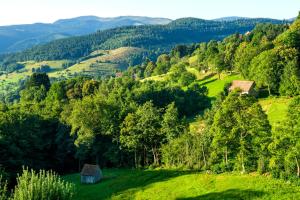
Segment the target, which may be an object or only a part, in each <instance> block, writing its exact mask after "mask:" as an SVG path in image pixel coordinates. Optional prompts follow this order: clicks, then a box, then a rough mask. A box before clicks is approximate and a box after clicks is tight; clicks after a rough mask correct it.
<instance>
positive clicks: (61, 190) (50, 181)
mask: <svg viewBox="0 0 300 200" xmlns="http://www.w3.org/2000/svg"><path fill="white" fill-rule="evenodd" d="M73 195H74V185H73V184H71V183H66V182H65V181H63V180H62V179H61V178H60V177H59V176H58V175H57V174H55V173H54V172H52V171H44V170H40V172H38V173H36V172H35V171H33V170H31V171H29V170H28V169H24V170H23V174H22V176H19V177H18V178H17V185H16V187H15V190H14V193H13V197H12V200H58V199H59V200H69V199H72V197H73Z"/></svg>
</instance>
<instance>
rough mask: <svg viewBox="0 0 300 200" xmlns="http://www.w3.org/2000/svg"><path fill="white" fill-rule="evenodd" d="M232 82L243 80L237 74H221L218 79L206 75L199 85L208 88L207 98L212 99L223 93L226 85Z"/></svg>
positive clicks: (215, 76)
mask: <svg viewBox="0 0 300 200" xmlns="http://www.w3.org/2000/svg"><path fill="white" fill-rule="evenodd" d="M233 80H243V78H242V77H241V75H239V74H232V75H230V74H221V78H220V79H219V77H218V75H210V74H208V75H207V77H205V78H203V79H200V80H199V84H200V85H203V86H206V87H207V88H208V96H209V97H212V98H214V97H216V96H217V95H218V94H220V93H221V92H222V91H223V89H224V86H225V85H226V84H227V83H230V82H232V81H233Z"/></svg>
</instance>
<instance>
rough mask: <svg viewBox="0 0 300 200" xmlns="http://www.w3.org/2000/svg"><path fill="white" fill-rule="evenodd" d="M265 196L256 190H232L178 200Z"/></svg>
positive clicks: (238, 199) (244, 198)
mask: <svg viewBox="0 0 300 200" xmlns="http://www.w3.org/2000/svg"><path fill="white" fill-rule="evenodd" d="M265 194H266V193H265V192H262V191H256V190H239V189H230V190H225V191H222V192H212V193H208V194H204V195H200V196H197V197H188V198H177V200H198V199H199V200H200V199H201V200H216V199H218V200H250V199H253V198H257V197H262V196H263V195H265Z"/></svg>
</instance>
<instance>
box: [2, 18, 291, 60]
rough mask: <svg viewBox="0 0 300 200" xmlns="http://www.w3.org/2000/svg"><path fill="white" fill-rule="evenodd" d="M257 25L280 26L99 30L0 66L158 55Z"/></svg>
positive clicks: (181, 24)
mask: <svg viewBox="0 0 300 200" xmlns="http://www.w3.org/2000/svg"><path fill="white" fill-rule="evenodd" d="M259 23H272V24H284V23H286V21H283V20H274V19H261V18H258V19H252V18H251V19H237V20H230V21H228V20H227V21H226V20H225V21H224V20H223V21H216V20H203V19H197V18H182V19H177V20H174V21H172V22H170V23H168V24H165V25H144V26H126V27H118V28H113V29H107V30H101V31H97V32H95V33H92V34H88V35H84V36H76V37H70V38H65V39H60V40H55V41H52V42H49V43H47V44H42V45H38V46H34V47H32V48H30V49H27V50H25V51H22V52H19V53H13V54H9V55H2V56H1V55H0V62H1V61H2V62H3V63H13V62H17V61H27V60H36V61H43V60H64V59H68V60H77V59H80V58H82V57H85V56H89V54H90V53H92V52H93V51H96V50H111V49H117V48H120V47H138V48H142V49H144V50H146V51H148V52H149V53H151V54H152V53H154V54H155V55H158V54H160V53H162V52H168V51H170V50H171V49H172V48H173V47H174V46H176V45H178V44H192V43H200V42H207V41H209V40H222V39H223V38H225V37H227V36H228V35H231V34H234V33H242V34H243V33H246V32H247V31H251V30H253V28H254V27H255V26H256V25H257V24H259ZM74 25H76V24H74Z"/></svg>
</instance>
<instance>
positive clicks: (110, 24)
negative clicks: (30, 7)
mask: <svg viewBox="0 0 300 200" xmlns="http://www.w3.org/2000/svg"><path fill="white" fill-rule="evenodd" d="M169 22H171V20H169V19H164V18H150V17H133V16H124V17H115V18H101V17H96V16H82V17H76V18H72V19H61V20H58V21H56V22H54V23H51V24H45V23H36V24H25V25H12V26H1V27H0V53H8V52H16V51H22V50H25V49H27V48H30V47H32V46H34V45H38V44H44V43H47V42H50V41H53V40H57V39H62V38H67V37H72V36H79V35H86V34H90V33H94V32H96V31H98V30H106V29H111V28H116V27H122V26H133V25H149V24H168V23H169Z"/></svg>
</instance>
